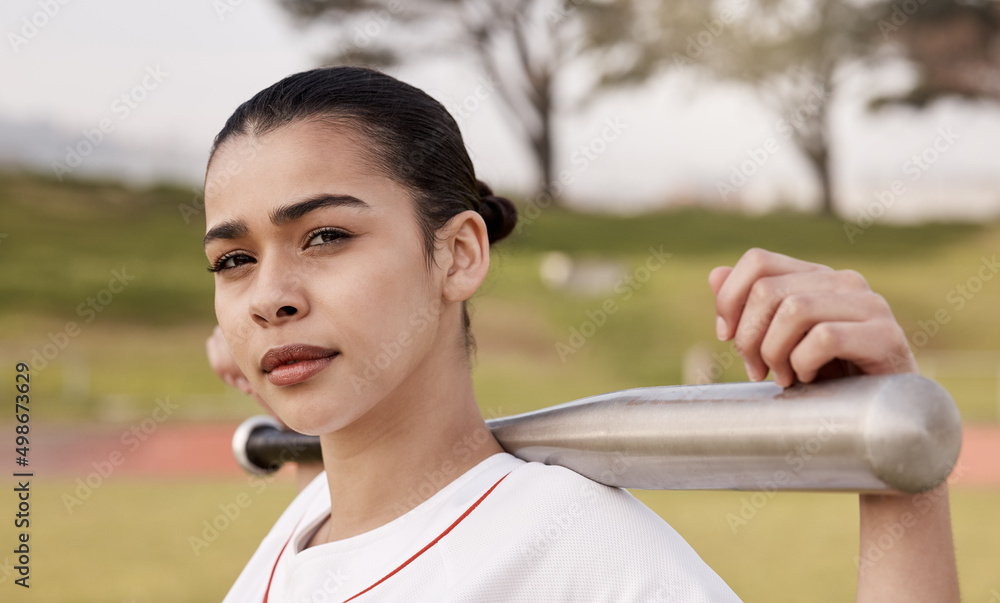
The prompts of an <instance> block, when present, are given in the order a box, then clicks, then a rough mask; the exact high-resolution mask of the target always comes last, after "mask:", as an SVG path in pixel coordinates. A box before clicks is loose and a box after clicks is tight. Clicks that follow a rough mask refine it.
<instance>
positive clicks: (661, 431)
mask: <svg viewBox="0 0 1000 603" xmlns="http://www.w3.org/2000/svg"><path fill="white" fill-rule="evenodd" d="M487 424H488V426H489V427H490V430H491V431H492V432H493V435H494V436H495V437H496V438H497V440H498V441H499V442H500V444H501V445H502V446H503V447H504V449H505V450H507V451H508V452H510V453H511V454H513V455H515V456H517V457H520V458H522V459H524V460H528V461H538V462H542V463H547V464H553V465H562V466H565V467H567V468H569V469H572V470H573V471H576V472H577V473H580V474H581V475H584V476H586V477H588V478H590V479H592V480H594V481H597V482H600V483H603V484H606V485H610V486H618V487H623V488H641V489H678V490H822V491H851V492H866V491H870V492H877V491H900V492H921V491H924V490H928V489H930V488H933V487H934V486H936V485H938V484H940V483H941V482H942V481H944V480H945V479H946V478H947V476H948V474H949V473H950V472H951V469H952V468H953V467H954V464H955V462H956V460H957V458H958V452H959V448H960V447H961V437H962V435H961V422H960V419H959V415H958V410H957V409H956V408H955V404H954V402H953V401H952V399H951V397H950V396H949V395H948V393H947V392H945V390H944V389H943V388H942V387H941V386H940V385H938V384H937V383H935V382H933V381H931V380H929V379H926V378H924V377H920V376H918V375H889V376H861V377H850V378H845V379H836V380H830V381H824V382H821V383H816V384H808V385H797V386H795V387H791V388H788V389H782V388H781V387H779V386H777V385H775V384H774V383H773V382H762V383H728V384H711V385H700V386H693V385H692V386H673V387H649V388H640V389H631V390H625V391H620V392H612V393H609V394H603V395H599V396H593V397H590V398H584V399H582V400H577V401H575V402H568V403H566V404H561V405H558V406H553V407H550V408H546V409H542V410H538V411H533V412H530V413H525V414H522V415H516V416H513V417H505V418H502V419H494V420H491V421H488V422H487ZM241 428H242V427H241ZM244 431H246V430H244ZM296 436H297V438H296V437H295V436H289V435H288V434H287V432H277V431H276V430H275V429H272V431H271V432H270V433H268V432H267V430H266V428H263V429H260V428H258V431H254V430H250V432H249V437H248V438H244V439H243V442H244V447H243V450H244V451H245V453H244V455H243V456H244V457H245V458H246V459H247V460H248V461H249V462H250V463H252V464H254V465H255V466H256V467H257V468H258V471H260V470H263V468H267V467H274V468H276V467H277V466H280V458H278V457H277V456H276V454H280V452H281V451H282V450H285V457H292V456H293V454H292V453H291V452H288V450H287V448H288V446H294V447H295V449H296V450H298V451H299V455H300V456H299V457H297V460H302V459H304V458H306V457H305V456H304V455H305V454H306V450H309V449H310V448H311V447H315V448H318V438H308V437H307V436H301V435H298V434H296ZM286 437H287V438H289V439H288V440H285V438H286ZM237 445H238V444H237V441H236V438H235V437H234V450H236V448H237ZM239 454H240V453H238V452H237V457H238V458H239ZM309 454H313V453H311V452H310V453H309ZM316 457H318V453H316V454H315V455H314V457H311V458H316ZM251 459H253V460H251ZM285 460H292V458H286V459H285Z"/></svg>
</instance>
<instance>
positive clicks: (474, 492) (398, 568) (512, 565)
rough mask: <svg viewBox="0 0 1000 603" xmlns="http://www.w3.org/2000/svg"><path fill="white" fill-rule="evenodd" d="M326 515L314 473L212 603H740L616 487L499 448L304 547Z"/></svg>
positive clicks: (324, 489) (322, 481)
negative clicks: (379, 521)
mask: <svg viewBox="0 0 1000 603" xmlns="http://www.w3.org/2000/svg"><path fill="white" fill-rule="evenodd" d="M329 512H330V494H329V489H328V486H327V481H326V474H325V473H320V475H319V476H317V477H316V479H315V480H314V481H313V482H311V483H310V484H309V486H307V487H306V488H305V489H304V490H303V491H302V492H301V493H299V495H298V496H297V497H296V498H295V500H294V501H292V504H291V505H290V506H289V507H288V509H287V510H286V511H285V512H284V513H283V514H282V516H281V517H280V518H279V519H278V521H277V523H276V524H275V525H274V527H273V528H272V529H271V531H270V532H269V533H268V534H267V536H266V537H265V538H264V540H263V541H262V542H261V544H260V547H259V548H258V549H257V552H256V553H254V555H253V557H252V558H251V559H250V562H249V563H248V564H247V566H246V568H244V570H243V572H242V573H241V574H240V576H239V578H238V579H237V580H236V583H235V584H234V585H233V587H232V589H231V590H230V591H229V594H228V595H227V596H226V599H225V601H224V603H259V602H263V601H264V600H265V593H267V601H268V603H320V602H325V601H337V602H340V601H348V600H351V601H357V602H359V603H360V602H371V601H407V602H416V601H433V602H435V603H438V602H442V601H467V602H470V603H472V602H475V603H484V602H494V601H495V602H501V601H502V602H517V601H524V602H529V601H530V602H532V603H534V602H538V601H602V602H603V601H644V602H645V601H684V602H688V601H692V602H694V601H713V602H715V601H739V599H738V598H737V597H736V595H735V594H733V592H732V591H731V590H730V589H729V587H728V586H727V585H726V583H725V582H723V581H722V579H721V578H719V576H718V575H717V574H716V573H715V572H713V571H712V570H711V569H710V568H709V567H708V566H707V565H706V564H705V562H704V561H702V560H701V558H700V557H699V556H698V554H697V553H695V552H694V550H693V549H692V548H691V547H690V546H689V545H688V544H687V542H685V541H684V539H682V538H681V537H680V535H678V534H677V532H675V531H674V530H673V528H671V527H670V526H669V525H667V523H666V522H664V521H663V520H662V519H661V518H660V517H659V516H657V515H656V514H655V513H653V511H652V510H650V509H649V508H648V507H646V506H645V505H643V504H642V503H641V502H639V501H638V500H637V499H636V498H635V497H633V496H632V495H631V494H629V493H628V492H627V491H626V490H622V489H620V488H610V487H607V486H603V485H600V484H597V483H596V482H593V481H591V480H589V479H587V478H585V477H583V476H581V475H579V474H577V473H574V472H573V471H570V470H569V469H566V468H564V467H557V466H549V465H543V464H541V463H526V462H524V461H522V460H520V459H518V458H516V457H514V456H511V455H510V454H507V453H499V454H495V455H493V456H491V457H489V458H488V459H486V460H484V461H483V462H481V463H479V464H478V465H476V466H475V467H473V468H472V469H470V470H469V471H468V472H466V473H465V474H464V475H462V476H460V477H459V478H458V479H456V480H455V481H453V482H451V483H450V484H448V485H446V486H445V487H444V488H442V489H441V490H440V491H438V492H437V493H436V494H434V495H433V496H432V497H431V498H429V499H428V500H426V501H424V502H423V503H422V504H420V505H419V506H417V507H416V508H414V509H412V510H411V511H409V512H408V513H406V514H404V515H402V516H401V517H398V518H397V519H395V520H393V521H391V522H389V523H387V524H385V525H383V526H381V527H378V528H375V529H374V530H371V531H369V532H365V533H363V534H359V535H357V536H352V537H350V538H346V539H343V540H339V541H335V542H330V543H326V544H322V545H319V546H315V547H311V548H308V549H304V550H303V547H304V546H305V544H306V543H308V542H309V540H310V539H311V537H312V535H313V533H314V532H315V531H316V529H317V527H318V526H319V525H320V524H321V523H322V522H323V521H324V519H325V517H326V516H327V515H328V514H329Z"/></svg>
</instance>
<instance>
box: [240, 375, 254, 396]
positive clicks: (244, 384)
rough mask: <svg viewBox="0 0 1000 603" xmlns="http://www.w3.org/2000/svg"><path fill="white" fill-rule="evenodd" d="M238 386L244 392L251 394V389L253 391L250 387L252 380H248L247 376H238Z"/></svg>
mask: <svg viewBox="0 0 1000 603" xmlns="http://www.w3.org/2000/svg"><path fill="white" fill-rule="evenodd" d="M236 387H237V389H239V390H240V391H241V392H243V393H244V394H249V393H250V392H251V391H253V390H252V388H251V387H250V382H249V381H247V378H246V377H237V379H236Z"/></svg>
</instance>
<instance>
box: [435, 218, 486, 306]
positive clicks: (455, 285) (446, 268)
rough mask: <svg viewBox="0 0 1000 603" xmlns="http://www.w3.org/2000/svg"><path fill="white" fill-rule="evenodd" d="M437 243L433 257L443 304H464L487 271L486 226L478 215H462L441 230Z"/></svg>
mask: <svg viewBox="0 0 1000 603" xmlns="http://www.w3.org/2000/svg"><path fill="white" fill-rule="evenodd" d="M439 240H440V241H442V243H443V244H442V245H441V246H440V247H439V248H438V250H437V252H436V254H435V255H436V256H437V261H436V264H437V265H438V266H439V267H440V269H441V270H443V272H444V274H443V277H444V283H443V285H444V286H443V289H442V295H443V296H444V298H445V300H447V301H452V302H459V301H465V300H467V299H469V298H470V297H472V294H473V293H475V292H476V290H477V289H479V285H481V284H482V283H483V280H484V279H486V273H487V272H488V271H489V269H490V238H489V234H488V233H487V231H486V222H484V221H483V217H482V216H481V215H479V212H476V211H472V210H467V211H463V212H462V213H460V214H456V215H454V216H452V218H451V219H450V220H448V222H447V223H446V224H445V225H444V226H443V227H441V231H440V234H439Z"/></svg>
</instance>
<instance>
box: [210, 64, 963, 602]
mask: <svg viewBox="0 0 1000 603" xmlns="http://www.w3.org/2000/svg"><path fill="white" fill-rule="evenodd" d="M205 191H206V193H205V212H206V221H207V234H206V236H205V253H206V255H207V256H208V259H209V262H210V265H211V267H210V270H211V271H212V272H214V273H215V279H216V280H215V283H216V289H215V309H216V315H217V317H218V320H219V328H220V330H221V334H222V337H223V338H224V342H220V341H218V340H215V341H214V342H213V341H211V340H210V342H209V351H210V356H211V357H212V362H213V365H214V366H215V367H216V369H217V370H218V371H219V372H220V373H222V374H225V376H226V377H225V378H226V379H227V380H229V381H230V382H231V383H237V380H242V381H239V384H240V385H241V386H242V387H243V389H244V390H245V391H248V392H250V391H252V392H256V393H257V394H258V395H259V397H260V398H261V399H262V400H263V401H265V402H266V404H267V405H268V406H269V407H270V408H271V409H272V410H273V412H274V413H276V415H277V416H278V417H279V418H280V419H281V420H282V421H283V422H284V423H285V424H287V425H288V426H289V427H291V428H292V429H295V430H296V431H300V432H302V433H306V434H315V435H318V436H319V437H320V440H321V443H322V451H323V471H321V472H320V473H319V474H318V475H317V476H316V477H315V479H313V480H312V481H311V482H310V483H309V484H308V485H307V486H306V487H305V488H304V489H303V490H302V491H301V492H300V493H299V495H298V496H297V497H296V499H295V500H294V501H293V502H292V503H291V505H290V506H289V507H288V509H287V510H286V511H285V513H284V514H283V515H282V516H281V517H280V518H279V519H278V521H277V523H276V524H275V526H274V527H273V528H272V530H271V531H270V533H269V534H268V535H267V536H266V537H265V538H264V540H263V542H262V543H261V545H260V548H259V549H258V550H257V552H256V553H255V554H254V555H253V557H252V558H251V559H250V561H249V563H248V564H247V566H246V569H245V570H244V571H243V572H242V574H241V575H240V576H239V578H238V579H237V581H236V583H235V584H234V585H233V587H232V590H231V591H230V593H229V596H228V597H227V599H226V601H228V602H233V603H235V602H237V601H238V602H241V603H243V602H247V601H251V602H256V601H295V602H298V601H349V600H354V601H376V600H378V601H736V600H738V599H737V598H736V596H735V595H734V594H733V593H732V592H731V591H730V589H729V588H728V587H727V586H726V584H725V583H724V582H723V581H722V580H721V579H720V578H719V577H718V576H717V575H716V574H715V573H714V572H713V571H712V570H711V569H709V568H708V567H707V566H706V565H705V563H704V562H703V561H702V560H701V559H700V558H699V557H698V555H697V554H696V553H695V552H694V551H693V550H692V549H691V548H690V546H688V545H687V543H685V542H684V540H683V539H681V538H680V536H678V535H677V533H676V532H675V531H674V530H673V529H671V528H670V526H668V525H667V524H666V523H665V522H664V521H663V520H662V519H660V518H659V517H658V516H657V515H655V514H654V513H653V512H652V511H650V510H649V509H648V508H647V507H645V506H644V505H642V504H641V503H640V502H638V501H637V500H636V499H635V498H633V497H632V496H631V495H630V494H629V493H628V492H627V491H624V490H621V489H616V488H609V487H606V486H602V485H599V484H596V483H594V482H591V481H590V480H588V479H586V478H583V477H581V476H579V475H577V474H575V473H573V472H572V471H569V470H567V469H564V468H561V467H553V466H546V465H541V464H538V463H525V462H523V461H521V460H519V459H516V458H514V457H513V456H511V455H509V454H506V453H505V452H503V450H502V449H501V447H500V446H499V444H497V442H496V440H494V439H493V437H492V436H491V435H490V432H489V431H488V429H487V428H486V426H485V423H484V421H483V419H482V417H481V416H480V414H479V411H478V409H477V406H476V402H475V399H474V396H473V389H472V382H471V379H470V375H469V362H468V359H469V350H470V333H469V318H468V314H467V313H466V311H465V302H466V300H468V299H469V298H470V297H471V296H472V295H473V294H474V293H475V291H476V289H477V288H478V287H479V286H480V284H481V283H482V282H483V279H484V278H485V276H486V272H487V270H488V268H489V259H490V250H489V246H490V244H491V243H493V242H496V241H498V240H500V239H502V238H504V237H505V236H506V235H507V234H508V233H510V231H511V230H512V228H513V226H514V224H515V222H516V212H515V210H514V207H513V205H512V204H511V203H510V202H509V201H508V200H506V199H503V198H501V197H497V196H495V195H493V194H492V193H491V191H490V189H489V187H487V186H486V185H485V184H483V183H482V182H479V181H478V180H477V179H476V176H475V172H474V170H473V166H472V163H471V161H470V159H469V157H468V155H467V153H466V151H465V147H464V143H463V141H462V137H461V135H460V133H459V131H458V127H457V125H456V124H455V122H454V120H453V119H452V118H451V116H449V115H448V113H447V112H446V111H445V110H444V108H443V107H442V106H441V105H440V104H439V103H437V102H436V101H434V100H433V99H431V98H430V97H429V96H427V95H426V94H424V93H423V92H421V91H419V90H417V89H415V88H413V87H411V86H408V85H406V84H404V83H402V82H399V81H397V80H395V79H394V78H392V77H389V76H387V75H384V74H381V73H378V72H375V71H371V70H366V69H360V68H346V67H340V68H324V69H316V70H312V71H308V72H304V73H298V74H295V75H292V76H290V77H288V78H286V79H284V80H282V81H280V82H278V83H277V84H274V85H273V86H271V87H269V88H267V89H265V90H263V91H261V92H260V93H258V94H257V95H256V96H254V97H253V98H252V99H250V100H249V101H247V102H246V103H244V104H243V105H241V106H240V107H239V108H238V109H237V110H236V112H235V113H234V114H233V115H232V117H230V119H229V120H228V122H227V123H226V125H225V127H224V128H223V129H222V131H221V132H220V133H219V134H218V136H217V137H216V139H215V144H214V146H213V149H212V154H211V157H210V159H209V165H208V171H207V176H206V181H205ZM708 276H709V284H710V286H711V288H712V290H713V292H714V293H715V295H716V300H717V303H716V312H717V333H718V336H719V338H720V339H724V340H725V339H731V338H735V343H736V346H737V349H739V350H740V353H741V354H742V355H743V357H744V359H745V361H746V364H747V371H748V373H749V375H750V378H751V379H755V380H760V379H763V378H764V377H765V376H766V375H767V373H768V371H769V370H770V371H771V372H772V373H773V374H774V378H775V380H776V381H777V382H778V383H779V384H781V385H785V386H787V385H790V384H791V383H793V382H794V381H801V382H809V381H812V380H814V379H816V378H817V377H818V376H822V377H826V376H833V375H835V374H837V373H838V371H843V370H851V371H861V372H865V373H889V372H897V371H915V370H916V367H915V363H914V362H913V359H912V356H911V355H910V353H909V350H908V348H907V346H906V341H905V338H904V335H903V333H902V331H901V329H900V328H899V326H898V325H897V324H896V322H895V320H894V318H893V316H892V313H891V312H890V310H889V307H888V306H887V304H886V302H885V300H884V299H883V298H882V297H880V296H879V295H877V294H875V293H873V292H872V291H871V290H870V289H869V288H868V286H867V284H866V283H865V281H864V279H863V278H862V277H861V276H860V275H858V274H857V273H855V272H852V271H834V270H832V269H830V268H827V267H825V266H820V265H817V264H812V263H808V262H804V261H800V260H797V259H793V258H790V257H787V256H783V255H778V254H774V253H769V252H766V251H762V250H751V251H749V252H747V253H746V254H745V255H744V256H743V257H742V258H741V259H740V260H739V261H738V262H737V263H736V265H735V266H734V267H732V268H730V267H719V268H716V269H715V270H714V271H712V273H711V274H710V275H708ZM230 350H231V352H230ZM387 350H389V351H391V354H389V355H388V356H387V354H386V351H387ZM230 353H231V355H232V361H234V363H235V366H234V367H231V368H230V369H228V370H227V369H226V368H224V367H225V366H226V363H227V362H228V358H229V354H230ZM380 356H382V357H391V362H388V363H387V362H384V361H383V362H378V363H376V362H375V360H376V358H379V357H380ZM899 358H903V359H905V360H904V361H903V362H902V363H901V362H899V361H898V359H899ZM891 359H895V361H890V360H891ZM936 494H937V495H936V496H934V497H931V498H930V499H929V500H932V501H933V507H932V508H931V509H930V510H929V511H928V512H925V513H922V514H921V515H920V517H919V518H918V519H917V521H916V522H915V523H913V524H912V525H911V526H910V527H908V528H907V530H906V533H905V534H904V535H903V536H902V537H901V538H900V539H899V540H898V541H897V542H895V544H894V546H893V547H891V548H889V549H888V550H885V551H884V554H883V556H882V557H881V558H880V559H879V560H878V561H877V562H875V563H873V564H865V565H862V567H861V572H860V574H859V583H858V600H865V601H895V600H900V601H902V600H905V601H935V602H941V601H953V600H955V601H957V600H958V591H957V579H956V572H955V563H954V558H953V552H952V551H953V548H952V542H951V528H950V523H949V512H948V497H947V491H946V490H945V486H942V487H941V488H940V489H939V491H938V492H937V493H936ZM331 501H333V502H332V504H331ZM912 503H913V501H912V500H911V499H910V498H909V497H906V496H872V495H863V496H861V497H860V504H861V546H862V551H865V550H867V547H868V546H870V545H872V544H874V543H875V542H876V539H877V538H878V536H880V535H881V534H882V533H883V532H882V530H883V526H884V525H885V524H888V523H895V522H899V521H900V517H901V516H902V514H903V513H906V512H912V511H913V504H912ZM761 569H762V571H767V568H761Z"/></svg>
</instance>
